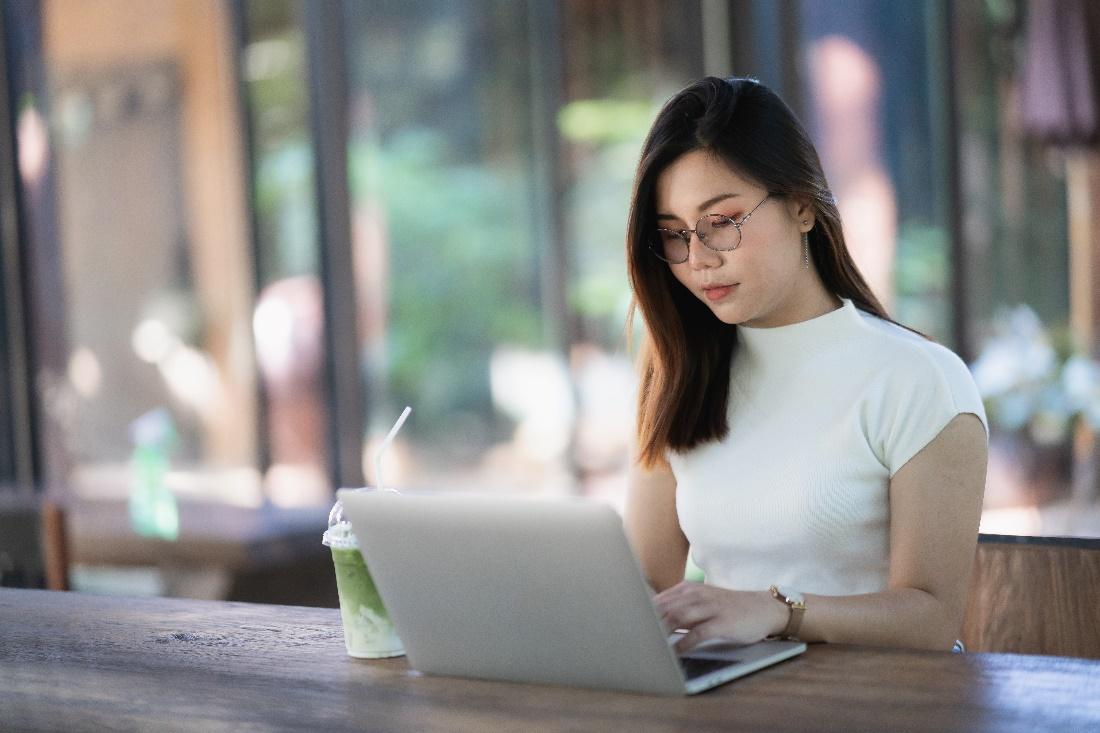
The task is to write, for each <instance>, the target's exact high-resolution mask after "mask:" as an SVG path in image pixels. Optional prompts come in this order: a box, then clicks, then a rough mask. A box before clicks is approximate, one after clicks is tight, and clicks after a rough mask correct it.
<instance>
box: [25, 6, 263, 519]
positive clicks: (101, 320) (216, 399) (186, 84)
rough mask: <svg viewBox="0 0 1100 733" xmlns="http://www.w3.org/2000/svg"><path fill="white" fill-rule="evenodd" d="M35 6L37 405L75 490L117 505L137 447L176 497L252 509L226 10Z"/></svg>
mask: <svg viewBox="0 0 1100 733" xmlns="http://www.w3.org/2000/svg"><path fill="white" fill-rule="evenodd" d="M43 13H44V19H45V38H44V49H45V51H44V53H45V64H46V68H47V72H48V80H49V97H50V106H49V109H50V117H49V121H48V122H49V128H50V133H51V135H52V139H53V140H54V148H53V150H54V155H55V160H54V163H55V166H56V195H57V212H58V231H59V236H60V238H61V251H62V259H63V262H62V267H63V275H64V282H65V292H64V294H63V297H64V299H65V313H66V319H67V324H68V334H67V337H68V343H69V345H70V352H69V369H68V374H67V378H66V379H64V380H62V381H61V382H60V383H58V384H54V385H46V388H47V394H46V399H49V400H52V401H54V402H56V403H57V405H64V406H67V409H65V410H63V411H62V412H63V413H64V414H65V415H67V416H68V420H69V425H68V433H69V442H70V444H69V445H68V446H66V447H67V449H68V451H69V452H70V454H71V458H72V461H73V464H74V465H73V477H72V487H73V491H74V492H75V493H76V494H77V495H78V496H83V497H95V498H122V497H125V496H126V495H127V493H128V492H129V491H130V488H131V485H132V482H134V481H138V480H139V473H134V471H137V470H138V469H136V468H135V466H138V465H139V464H140V461H141V459H140V456H141V455H146V457H147V458H148V454H144V453H143V452H142V451H143V450H145V449H148V450H153V451H155V452H157V453H158V456H159V457H158V458H157V459H156V460H160V458H164V457H166V458H167V460H169V461H170V464H171V470H170V471H169V473H168V476H167V484H168V486H169V487H170V488H171V489H172V490H174V491H175V493H176V494H177V495H181V496H193V497H204V498H211V499H216V500H218V501H226V502H232V503H237V504H241V505H246V506H254V505H258V504H259V503H260V502H261V500H262V496H261V493H260V484H259V476H258V473H257V471H256V465H255V464H256V461H255V456H256V453H257V445H256V441H257V436H256V431H255V424H256V400H255V392H256V388H255V382H254V376H253V374H254V364H253V360H252V345H251V329H250V325H251V300H252V296H251V293H252V274H251V273H252V265H251V260H250V256H249V244H248V242H249V239H248V236H247V231H248V229H247V216H246V211H247V209H246V207H245V200H244V191H243V188H242V186H241V181H242V175H241V174H242V169H241V163H242V160H243V154H242V151H241V147H240V141H241V136H240V125H239V121H238V109H237V91H236V89H237V86H236V81H235V79H234V74H235V68H236V67H235V64H234V63H233V61H232V59H233V44H232V33H231V31H230V25H229V17H228V6H227V5H226V4H225V3H220V2H215V0H157V1H155V2H149V1H146V0H119V1H116V2H76V1H70V0H47V1H46V2H44V3H43ZM143 416H145V418H146V419H145V421H143V422H138V421H139V418H142V417H143ZM142 426H144V427H142ZM154 444H155V446H156V447H155V448H154V447H153V446H154ZM132 459H134V460H135V461H138V463H131V460H132ZM150 460H152V459H150Z"/></svg>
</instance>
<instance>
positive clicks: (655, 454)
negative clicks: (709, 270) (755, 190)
mask: <svg viewBox="0 0 1100 733" xmlns="http://www.w3.org/2000/svg"><path fill="white" fill-rule="evenodd" d="M693 150H705V151H707V152H709V153H712V154H714V155H716V156H717V157H718V158H719V159H720V160H722V161H724V162H725V163H726V164H727V165H729V166H730V167H731V168H732V169H733V170H735V171H737V172H738V173H739V174H741V175H743V176H745V177H748V178H749V179H751V180H754V181H756V182H757V183H759V184H760V185H761V186H763V187H764V188H765V189H766V190H767V191H768V192H770V193H771V194H772V195H778V196H781V197H796V198H800V199H804V200H807V201H809V202H810V204H811V206H812V207H813V209H814V214H815V224H814V228H813V229H812V230H810V233H809V243H810V253H811V256H812V258H813V262H814V265H815V266H816V267H817V271H818V273H819V274H820V276H821V279H822V281H823V282H824V284H825V288H826V289H827V290H829V291H830V292H832V293H833V294H835V295H837V296H839V297H842V298H848V299H850V300H852V302H853V303H854V304H855V305H856V307H858V308H859V309H860V310H863V311H866V312H868V313H872V314H874V315H876V316H878V317H879V318H882V319H884V320H887V321H890V322H891V323H897V322H896V321H894V320H893V319H891V318H890V317H889V316H888V315H887V314H886V310H885V309H884V308H883V307H882V304H881V303H879V301H878V299H877V298H876V297H875V296H874V294H873V293H872V292H871V289H870V287H868V285H867V283H866V282H865V281H864V279H863V276H862V275H861V274H860V272H859V270H858V269H857V268H856V265H855V262H853V261H852V257H851V255H850V254H849V253H848V248H847V247H846V246H845V244H844V234H843V233H842V231H841V227H840V214H839V212H838V211H837V207H836V202H835V201H834V199H833V195H832V193H831V192H830V191H829V186H828V184H827V183H826V181H825V174H824V173H823V172H822V169H821V161H820V160H819V159H818V156H817V151H816V150H815V149H814V146H813V143H811V142H810V138H809V135H807V134H806V130H805V129H804V128H803V127H802V124H801V123H800V122H799V121H798V118H796V117H795V115H794V113H793V112H792V111H791V110H790V108H789V107H788V106H787V105H786V104H784V103H783V100H781V99H780V98H779V97H778V96H777V95H776V94H775V93H774V92H773V91H772V90H770V89H769V88H768V87H766V86H764V85H763V84H761V83H759V82H758V81H756V80H754V79H738V78H732V79H718V78H716V77H706V78H704V79H700V80H699V81H697V82H694V83H692V84H691V85H689V86H688V87H686V88H685V89H683V90H682V91H680V92H679V93H678V94H676V95H675V96H674V97H672V99H670V100H669V101H668V102H666V103H665V106H664V107H663V108H662V109H661V111H660V112H659V113H658V115H657V119H656V120H654V122H653V127H652V128H650V131H649V135H648V136H647V137H646V141H645V144H644V145H643V147H642V155H641V159H640V161H639V162H638V170H637V173H636V174H635V178H634V193H633V196H632V199H631V204H630V219H629V223H628V227H627V240H626V256H627V269H628V271H629V275H630V283H631V286H632V287H633V289H634V303H633V305H632V307H631V317H633V314H634V308H637V309H638V310H640V311H641V314H642V318H643V320H644V326H645V334H646V338H645V343H644V345H643V348H642V350H641V354H640V368H641V385H640V389H639V392H638V423H637V437H638V458H639V460H640V462H641V463H642V465H644V466H652V465H654V464H656V463H658V462H659V461H661V460H662V459H663V458H664V454H665V452H666V451H667V450H669V449H672V450H677V451H681V450H686V449H689V448H693V447H695V446H697V445H699V444H701V443H705V442H707V441H710V440H720V439H722V438H724V437H725V436H726V434H727V433H728V432H729V423H728V420H727V417H726V411H727V407H728V401H729V370H730V364H731V363H732V359H733V356H734V354H735V350H736V348H737V329H736V327H735V326H731V325H728V324H725V323H723V322H722V321H720V320H719V319H718V318H717V317H715V316H714V314H713V313H711V311H710V309H708V308H707V307H706V306H705V305H703V304H702V303H701V302H700V301H699V300H698V299H697V298H696V297H695V296H693V295H692V294H691V293H690V292H688V290H687V289H686V288H684V287H682V286H681V285H680V284H679V283H678V282H677V281H676V279H675V278H674V277H673V275H672V273H671V272H670V270H669V268H668V266H667V265H666V264H665V263H664V262H661V261H660V260H658V259H657V258H656V257H654V256H653V255H652V254H651V253H650V252H649V251H648V249H649V244H650V238H651V236H652V233H653V231H654V229H655V228H656V226H657V223H656V221H657V218H656V212H655V210H654V206H655V203H654V189H655V186H656V182H657V178H658V177H659V176H660V175H661V173H662V172H663V171H664V170H665V168H667V167H668V165H669V164H671V163H672V162H673V161H675V160H676V159H677V158H679V157H680V156H681V155H684V154H685V153H688V152H691V151H693ZM897 325H899V326H902V328H907V327H906V326H903V325H902V324H897ZM908 330H912V329H908ZM915 333H919V332H915ZM920 335H922V336H924V334H920ZM926 338H927V337H926Z"/></svg>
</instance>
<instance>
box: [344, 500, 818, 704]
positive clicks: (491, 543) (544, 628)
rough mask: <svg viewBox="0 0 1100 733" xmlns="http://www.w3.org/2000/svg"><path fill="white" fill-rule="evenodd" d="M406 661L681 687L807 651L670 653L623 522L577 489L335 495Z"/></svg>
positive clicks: (463, 670)
mask: <svg viewBox="0 0 1100 733" xmlns="http://www.w3.org/2000/svg"><path fill="white" fill-rule="evenodd" d="M339 498H340V500H341V501H342V502H343V504H344V507H345V511H346V512H347V514H348V516H349V517H350V518H351V524H352V528H353V529H354V531H355V534H356V537H358V539H359V544H360V547H361V548H362V551H363V557H364V558H366V561H367V566H368V567H369V569H370V571H371V574H372V576H373V577H374V580H375V583H376V584H377V586H378V591H379V593H380V594H381V596H382V600H383V602H384V603H385V604H386V607H387V609H388V610H389V613H390V617H391V618H392V620H393V623H394V626H395V627H396V629H397V633H398V634H399V635H400V637H401V640H402V641H403V642H404V645H405V651H406V653H407V655H408V659H409V664H410V665H411V666H412V667H413V668H415V669H417V670H419V671H421V672H425V673H428V674H439V675H453V676H459V677H478V678H484V679H495V680H509V681H515V682H536V683H548V684H560V685H572V686H577V687H593V688H604V689H612V690H627V691H631V692H647V693H660V694H667V695H683V694H694V693H697V692H702V691H703V690H706V689H709V688H711V687H714V686H715V685H720V684H722V683H724V682H728V681H730V680H732V679H735V678H737V677H741V676H743V675H746V674H749V673H750V672H754V671H756V670H758V669H761V668H762V667H766V666H768V665H771V664H775V663H776V662H779V661H782V660H784V659H787V658H789V657H793V656H795V655H797V654H800V653H802V652H803V651H805V650H806V645H805V644H803V643H801V642H794V641H764V642H761V643H759V644H753V645H749V646H732V645H729V644H708V645H704V646H702V647H696V649H694V650H692V651H691V652H689V653H688V654H687V655H686V656H681V657H679V658H678V657H677V655H676V653H675V650H674V649H672V647H671V645H670V644H671V638H670V636H669V634H668V633H667V632H666V631H665V629H664V628H663V625H662V623H661V620H660V618H659V616H658V614H657V611H656V609H655V607H654V605H653V602H652V601H651V600H650V599H651V595H652V593H651V591H650V589H649V586H648V585H647V583H646V582H645V579H644V577H643V575H642V571H641V568H640V566H639V564H638V562H637V560H636V559H635V557H634V554H633V553H632V552H631V550H630V546H629V544H628V543H627V539H626V535H625V533H624V532H623V526H622V520H621V518H620V517H619V515H618V513H617V512H616V511H615V510H614V509H612V508H611V507H609V506H606V505H604V504H600V503H597V502H593V501H590V500H584V499H569V498H555V499H547V498H524V497H515V496H508V497H501V496H499V495H496V496H488V495H476V494H445V493H440V494H428V493H404V494H397V493H394V492H354V491H344V490H341V491H340V492H339Z"/></svg>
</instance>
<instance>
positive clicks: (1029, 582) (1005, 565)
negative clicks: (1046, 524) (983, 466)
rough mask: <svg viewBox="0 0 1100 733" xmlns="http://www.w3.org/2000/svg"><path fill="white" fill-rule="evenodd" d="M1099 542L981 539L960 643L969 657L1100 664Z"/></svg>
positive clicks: (1028, 538) (1021, 538)
mask: <svg viewBox="0 0 1100 733" xmlns="http://www.w3.org/2000/svg"><path fill="white" fill-rule="evenodd" d="M1098 609H1100V539H1078V538H1068V537H1012V536H1006V535H980V536H979V538H978V550H977V553H976V554H975V557H974V573H973V576H972V578H971V584H970V596H969V599H968V602H967V609H966V616H965V619H964V621H963V633H962V640H963V642H964V643H965V644H966V648H967V650H968V651H971V652H1010V653H1018V654H1048V655H1055V656H1068V657H1088V658H1093V659H1100V611H1098Z"/></svg>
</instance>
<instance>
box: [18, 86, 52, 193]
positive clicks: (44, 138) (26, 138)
mask: <svg viewBox="0 0 1100 733" xmlns="http://www.w3.org/2000/svg"><path fill="white" fill-rule="evenodd" d="M18 138H19V173H20V175H22V176H23V181H24V182H25V183H26V184H27V185H28V186H31V185H35V184H37V183H38V182H39V181H40V180H41V179H42V175H43V174H44V173H45V172H46V166H47V165H49V162H50V141H49V135H48V133H47V131H46V122H45V120H43V119H42V115H41V114H39V112H38V109H36V108H35V107H34V106H33V105H31V104H27V105H26V106H24V107H23V109H22V111H20V113H19V128H18Z"/></svg>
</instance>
